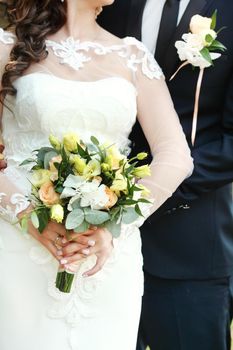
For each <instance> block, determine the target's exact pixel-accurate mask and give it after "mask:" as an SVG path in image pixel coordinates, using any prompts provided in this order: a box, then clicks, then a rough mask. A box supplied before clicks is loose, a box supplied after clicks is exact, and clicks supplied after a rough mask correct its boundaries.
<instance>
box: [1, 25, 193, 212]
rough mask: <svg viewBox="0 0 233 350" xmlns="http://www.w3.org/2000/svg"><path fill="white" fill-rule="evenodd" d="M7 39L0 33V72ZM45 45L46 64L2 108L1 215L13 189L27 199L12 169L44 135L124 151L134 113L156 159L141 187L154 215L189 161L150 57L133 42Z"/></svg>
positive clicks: (21, 176)
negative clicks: (4, 164)
mask: <svg viewBox="0 0 233 350" xmlns="http://www.w3.org/2000/svg"><path fill="white" fill-rule="evenodd" d="M12 40H13V36H12V35H9V34H8V33H6V32H3V31H2V30H0V52H1V54H0V59H1V62H2V64H1V66H0V71H3V69H4V66H5V64H6V63H7V61H8V57H9V47H10V45H11V44H12ZM46 45H47V49H48V52H49V55H48V58H47V59H46V60H45V61H44V62H42V63H40V64H34V65H32V66H31V67H30V69H29V70H28V71H27V72H26V74H25V75H24V76H21V77H20V78H18V79H17V80H16V81H15V82H14V86H15V88H16V89H17V95H16V97H9V96H8V97H7V98H6V101H5V103H6V104H7V105H8V106H9V109H7V108H6V107H4V109H3V116H2V125H3V139H4V142H5V146H6V149H5V153H6V157H7V159H8V169H7V170H6V172H5V174H1V175H0V193H4V196H2V197H0V203H1V198H2V204H1V206H2V208H3V206H4V205H5V207H6V205H9V203H10V198H11V196H12V194H14V193H15V192H16V188H18V192H19V193H21V194H26V192H27V184H26V183H27V181H26V178H27V174H26V173H25V172H24V171H23V170H22V168H20V167H19V164H20V162H21V161H22V160H24V159H25V158H28V157H29V156H30V154H31V152H32V150H34V149H37V148H39V147H41V146H45V145H46V144H47V143H48V136H49V134H50V133H53V134H55V135H57V136H59V137H61V135H62V134H64V133H66V132H69V131H76V132H77V133H78V134H79V135H80V137H81V138H82V139H83V140H84V141H88V139H89V138H90V136H91V135H95V136H96V137H97V138H99V139H100V141H103V142H105V141H108V142H111V143H116V144H117V145H118V146H120V147H122V148H125V147H128V146H129V140H128V137H129V134H130V131H131V129H132V127H133V125H134V123H135V121H136V116H137V114H138V118H139V122H140V123H141V125H142V128H143V130H144V132H145V135H146V137H147V139H148V142H149V144H150V147H151V151H152V154H153V155H154V156H155V158H154V161H153V163H152V177H151V178H150V179H149V180H145V181H144V182H145V183H146V185H148V186H149V187H150V189H151V192H152V196H153V197H154V198H155V204H154V208H153V210H155V209H157V208H158V206H160V205H161V204H162V203H163V202H164V201H165V200H166V199H167V198H168V197H169V196H170V195H171V194H172V193H173V191H174V190H175V189H176V188H177V186H178V185H179V184H180V183H181V182H182V181H183V180H184V178H185V177H186V176H188V175H189V174H190V173H191V171H192V160H191V158H190V152H189V149H188V146H187V143H186V140H185V137H184V134H183V132H182V129H181V126H180V124H179V121H178V118H177V115H176V113H175V111H174V108H173V104H172V102H171V99H170V97H169V94H168V91H167V88H166V85H165V83H164V80H163V79H161V77H162V72H161V69H160V68H159V67H158V65H157V63H156V62H155V61H154V58H153V56H152V55H151V54H150V53H149V52H148V50H147V49H146V48H145V46H144V45H143V44H142V43H140V42H138V41H137V40H136V39H134V38H126V39H124V40H123V41H121V43H120V44H117V45H116V44H114V45H111V46H108V47H105V46H103V45H100V44H98V43H90V42H85V43H80V42H79V41H74V39H72V38H68V39H67V40H65V41H63V42H60V43H56V42H53V41H51V40H50V41H47V42H46ZM5 47H7V49H4V48H5ZM2 52H3V54H2ZM138 142H140V140H138ZM142 151H143V150H142ZM16 173H17V175H16ZM14 179H17V181H14ZM28 187H29V186H28ZM2 189H3V190H2ZM4 201H5V204H4ZM7 201H8V202H7ZM6 203H7V204H6ZM25 205H26V204H25ZM21 208H22V206H21ZM2 214H4V212H3V209H2Z"/></svg>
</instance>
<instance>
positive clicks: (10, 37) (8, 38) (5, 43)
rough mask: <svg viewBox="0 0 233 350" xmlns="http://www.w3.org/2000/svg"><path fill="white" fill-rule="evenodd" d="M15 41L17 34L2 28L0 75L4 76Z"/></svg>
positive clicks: (0, 31) (0, 35)
mask: <svg viewBox="0 0 233 350" xmlns="http://www.w3.org/2000/svg"><path fill="white" fill-rule="evenodd" d="M14 41H15V35H14V34H13V33H10V32H6V31H4V30H3V29H2V28H0V76H1V77H2V74H3V71H4V68H5V65H6V63H7V61H8V58H9V54H10V50H11V48H12V45H13V44H14Z"/></svg>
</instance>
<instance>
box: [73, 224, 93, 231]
mask: <svg viewBox="0 0 233 350" xmlns="http://www.w3.org/2000/svg"><path fill="white" fill-rule="evenodd" d="M89 226H90V224H88V222H86V221H83V223H82V224H81V225H79V226H78V227H76V228H75V229H74V232H76V233H83V232H85V231H87V230H88V228H89Z"/></svg>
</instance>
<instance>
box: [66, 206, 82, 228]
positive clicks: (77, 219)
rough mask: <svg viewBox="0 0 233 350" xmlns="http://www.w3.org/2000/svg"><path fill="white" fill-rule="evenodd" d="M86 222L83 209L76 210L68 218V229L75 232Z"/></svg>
mask: <svg viewBox="0 0 233 350" xmlns="http://www.w3.org/2000/svg"><path fill="white" fill-rule="evenodd" d="M83 221H84V212H83V210H81V209H75V210H73V211H71V212H70V213H69V214H68V215H67V218H66V224H65V226H66V229H67V230H74V229H75V228H77V227H78V226H80V225H81V224H82V223H83Z"/></svg>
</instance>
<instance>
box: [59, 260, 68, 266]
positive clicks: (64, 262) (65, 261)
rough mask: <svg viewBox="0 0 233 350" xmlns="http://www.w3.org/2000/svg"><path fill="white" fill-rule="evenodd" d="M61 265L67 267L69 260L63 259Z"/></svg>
mask: <svg viewBox="0 0 233 350" xmlns="http://www.w3.org/2000/svg"><path fill="white" fill-rule="evenodd" d="M60 263H61V264H62V265H65V264H67V263H68V260H66V259H61V261H60Z"/></svg>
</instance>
